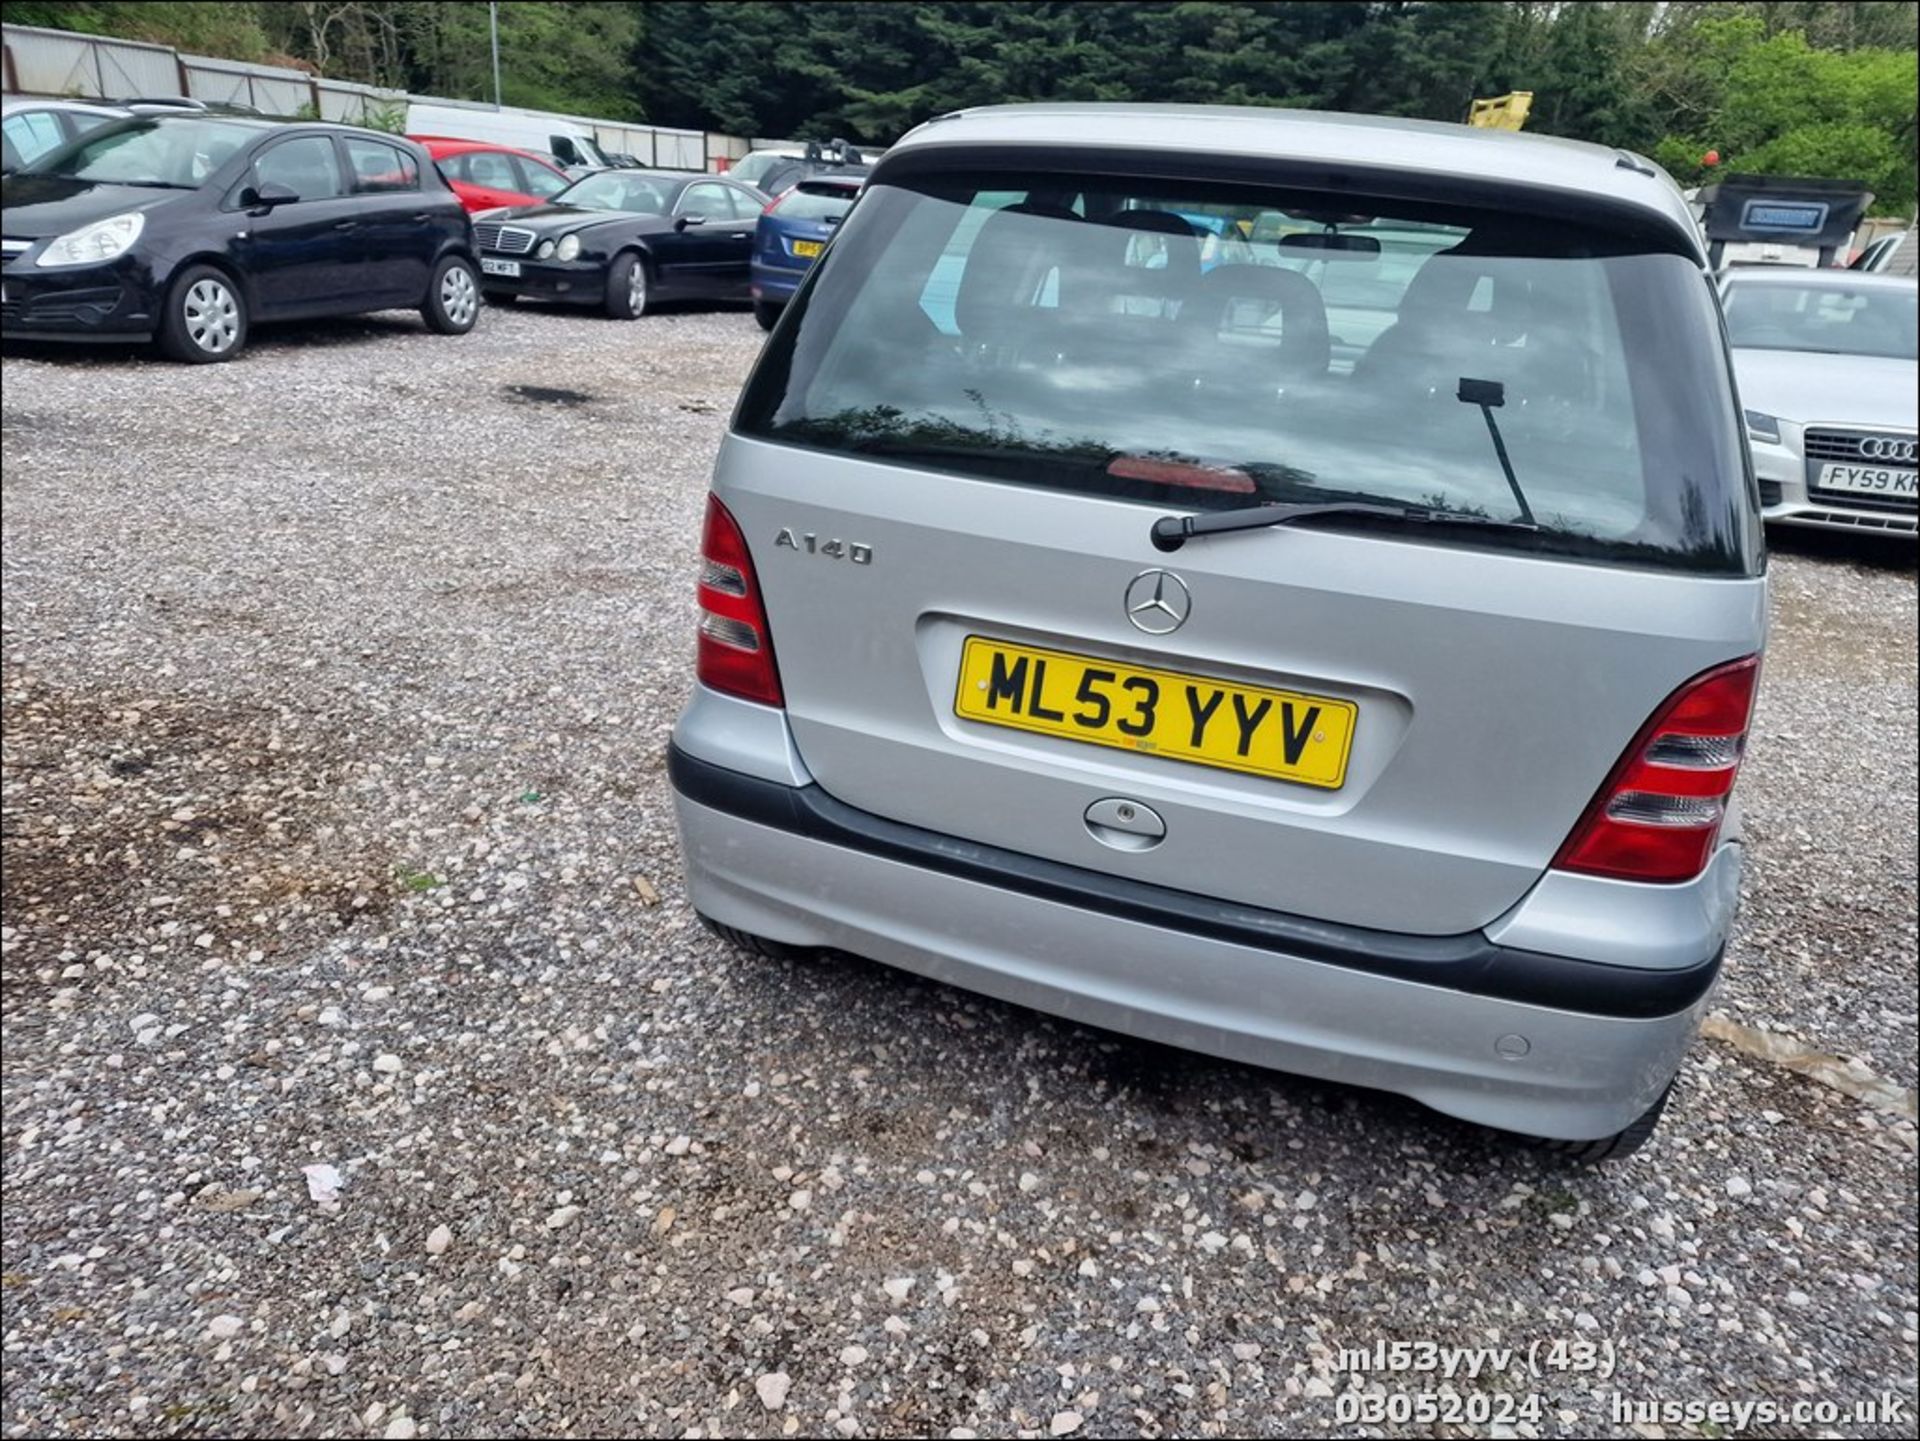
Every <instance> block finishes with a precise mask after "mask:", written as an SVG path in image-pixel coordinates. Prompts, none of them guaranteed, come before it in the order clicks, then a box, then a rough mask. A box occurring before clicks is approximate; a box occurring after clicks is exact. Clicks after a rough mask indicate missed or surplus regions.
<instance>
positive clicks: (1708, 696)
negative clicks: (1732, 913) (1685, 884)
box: [1553, 656, 1760, 881]
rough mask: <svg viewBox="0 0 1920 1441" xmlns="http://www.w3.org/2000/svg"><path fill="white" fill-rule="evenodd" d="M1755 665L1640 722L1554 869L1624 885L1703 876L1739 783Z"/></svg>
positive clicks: (1754, 660)
mask: <svg viewBox="0 0 1920 1441" xmlns="http://www.w3.org/2000/svg"><path fill="white" fill-rule="evenodd" d="M1759 676H1760V658H1759V657H1758V656H1748V657H1747V658H1746V659H1745V660H1738V661H1734V662H1733V663H1732V664H1730V665H1723V666H1719V667H1717V668H1716V669H1714V670H1710V671H1708V672H1706V673H1705V674H1704V675H1699V676H1695V677H1694V678H1693V679H1692V680H1690V681H1688V682H1687V683H1686V684H1685V685H1683V686H1682V687H1680V689H1679V690H1677V691H1675V692H1674V693H1673V694H1672V695H1671V696H1670V697H1668V698H1667V701H1666V703H1665V704H1664V705H1662V706H1661V707H1660V709H1659V710H1657V711H1655V712H1654V716H1653V719H1652V720H1651V721H1649V722H1647V725H1646V728H1645V729H1644V730H1642V731H1641V732H1640V735H1639V736H1638V738H1636V739H1635V741H1634V743H1633V745H1632V746H1631V747H1629V748H1628V750H1627V753H1626V755H1624V756H1623V757H1621V760H1620V763H1619V764H1618V765H1617V766H1615V767H1614V769H1613V774H1612V775H1610V776H1609V777H1607V783H1606V784H1605V785H1603V786H1602V787H1601V788H1600V793H1599V794H1598V795H1597V796H1595V797H1594V798H1593V804H1592V805H1590V806H1588V807H1587V813H1586V814H1585V815H1584V816H1582V817H1581V819H1580V824H1579V825H1577V826H1575V827H1574V829H1573V834H1572V835H1570V836H1568V837H1567V842H1566V844H1565V845H1563V846H1561V847H1560V854H1559V855H1558V856H1556V857H1555V858H1554V862H1553V864H1554V867H1555V869H1557V870H1563V871H1580V872H1583V873H1585V874H1587V875H1596V876H1609V877H1612V878H1614V879H1616V880H1625V881H1687V880H1692V879H1693V878H1694V877H1695V876H1697V875H1699V874H1700V872H1701V871H1703V870H1705V869H1706V866H1707V862H1708V860H1709V859H1711V857H1712V855H1713V848H1714V844H1715V842H1717V841H1718V840H1719V838H1720V827H1721V824H1722V823H1723V822H1724V821H1725V820H1726V815H1727V801H1728V799H1729V797H1731V796H1732V794H1733V783H1734V781H1735V780H1736V779H1737V778H1738V776H1739V774H1740V758H1741V756H1742V755H1743V754H1744V752H1745V750H1746V742H1747V726H1748V724H1749V722H1750V721H1751V720H1752V717H1753V699H1754V691H1755V688H1756V684H1757V682H1758V680H1759Z"/></svg>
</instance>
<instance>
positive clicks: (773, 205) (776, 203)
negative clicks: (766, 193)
mask: <svg viewBox="0 0 1920 1441" xmlns="http://www.w3.org/2000/svg"><path fill="white" fill-rule="evenodd" d="M791 194H793V192H792V191H791V190H783V191H781V192H780V193H779V194H778V195H776V196H774V197H773V199H771V200H769V201H768V202H767V203H766V204H765V205H763V206H761V207H760V213H761V214H762V215H771V214H773V212H774V211H776V210H778V209H779V208H780V202H781V201H783V200H785V199H786V198H787V197H788V196H789V195H791Z"/></svg>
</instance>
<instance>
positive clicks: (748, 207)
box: [726, 185, 760, 220]
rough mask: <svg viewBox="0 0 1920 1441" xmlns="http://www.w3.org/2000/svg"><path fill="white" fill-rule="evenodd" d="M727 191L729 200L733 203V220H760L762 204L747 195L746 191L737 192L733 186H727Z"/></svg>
mask: <svg viewBox="0 0 1920 1441" xmlns="http://www.w3.org/2000/svg"><path fill="white" fill-rule="evenodd" d="M726 190H727V198H728V199H729V200H731V201H732V202H733V218H734V219H735V220H758V219H759V218H760V203H759V202H758V201H756V200H755V199H754V198H753V197H752V196H751V195H749V194H747V192H746V191H744V190H736V189H734V188H733V187H732V186H731V185H729V186H727V187H726Z"/></svg>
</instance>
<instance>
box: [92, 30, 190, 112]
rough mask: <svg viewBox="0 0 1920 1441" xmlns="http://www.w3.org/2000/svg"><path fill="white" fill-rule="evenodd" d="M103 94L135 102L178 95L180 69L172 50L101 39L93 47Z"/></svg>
mask: <svg viewBox="0 0 1920 1441" xmlns="http://www.w3.org/2000/svg"><path fill="white" fill-rule="evenodd" d="M94 63H95V65H96V66H98V68H99V75H100V85H101V91H102V93H103V94H106V95H109V96H117V97H119V98H122V99H128V100H130V99H132V98H134V97H135V96H140V95H152V96H161V95H178V94H179V93H180V66H179V63H178V62H177V61H176V60H175V59H174V56H173V52H172V51H171V50H167V49H163V48H162V47H160V46H157V45H129V44H124V43H122V42H120V41H118V40H112V41H109V40H101V41H97V42H96V43H95V45H94Z"/></svg>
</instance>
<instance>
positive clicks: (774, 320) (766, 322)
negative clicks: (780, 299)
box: [753, 300, 780, 330]
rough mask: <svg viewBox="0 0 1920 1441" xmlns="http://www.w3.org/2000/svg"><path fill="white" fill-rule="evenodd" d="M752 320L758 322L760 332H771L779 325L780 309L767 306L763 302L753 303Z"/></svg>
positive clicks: (775, 306)
mask: <svg viewBox="0 0 1920 1441" xmlns="http://www.w3.org/2000/svg"><path fill="white" fill-rule="evenodd" d="M753 318H754V319H755V320H757V321H759V322H760V328H761V329H762V330H772V329H773V327H774V326H776V325H778V324H779V323H780V307H779V306H777V305H769V304H767V302H766V301H764V300H756V301H754V302H753Z"/></svg>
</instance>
